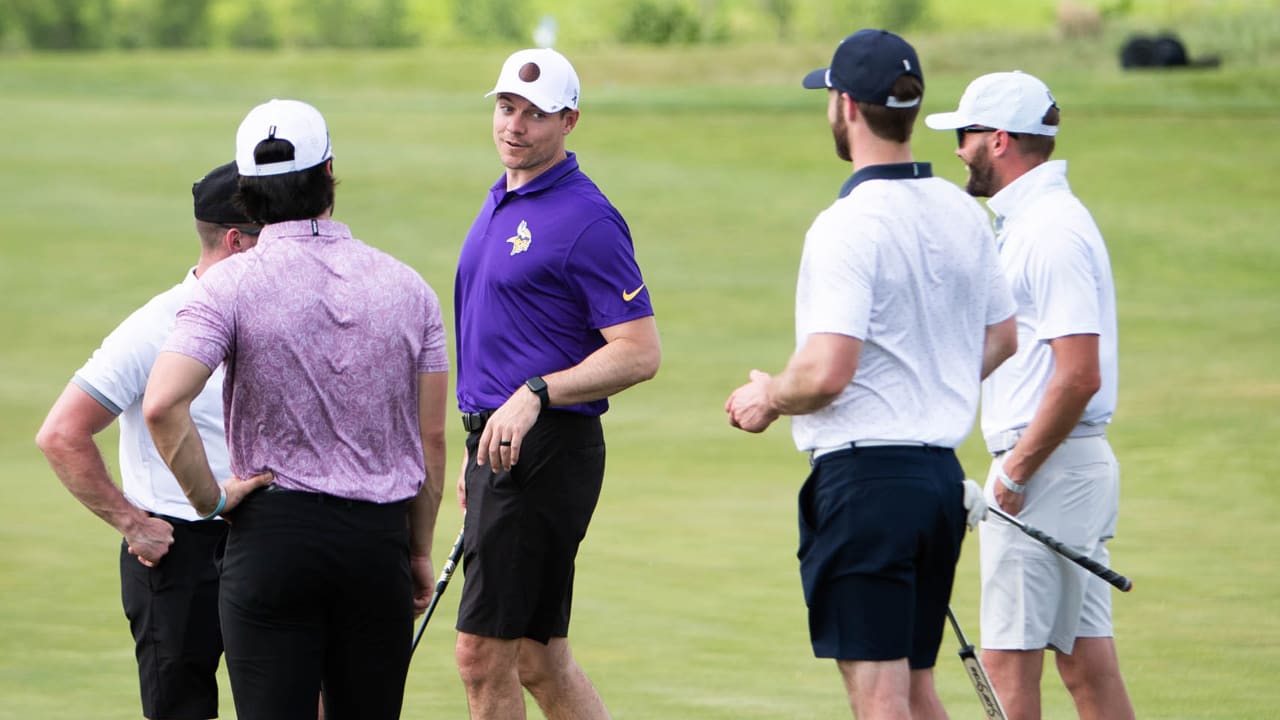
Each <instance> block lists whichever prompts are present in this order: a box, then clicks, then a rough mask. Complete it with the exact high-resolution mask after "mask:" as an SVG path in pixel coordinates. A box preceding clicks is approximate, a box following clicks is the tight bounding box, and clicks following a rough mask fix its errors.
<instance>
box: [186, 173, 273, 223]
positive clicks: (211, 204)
mask: <svg viewBox="0 0 1280 720" xmlns="http://www.w3.org/2000/svg"><path fill="white" fill-rule="evenodd" d="M239 180H240V173H239V171H238V170H236V164H235V163H234V162H229V163H227V164H226V165H219V166H218V167H216V168H214V169H212V170H210V171H209V173H208V174H207V175H205V176H204V177H202V178H200V179H199V180H197V181H195V183H193V184H192V185H191V197H192V199H193V200H194V205H195V214H196V219H197V220H203V221H205V222H211V223H217V224H218V225H254V226H256V225H257V223H255V222H254V221H252V220H250V219H249V218H248V217H247V216H246V215H245V214H244V213H243V212H241V211H240V209H239V208H237V207H236V206H235V205H234V204H232V202H231V196H232V195H235V193H236V186H237V185H238V183H239Z"/></svg>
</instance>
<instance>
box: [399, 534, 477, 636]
mask: <svg viewBox="0 0 1280 720" xmlns="http://www.w3.org/2000/svg"><path fill="white" fill-rule="evenodd" d="M465 527H466V526H463V529H464V530H465ZM462 533H463V530H459V531H458V539H457V540H454V541H453V549H452V550H450V551H449V557H448V558H446V559H445V561H444V568H442V569H441V570H440V575H439V577H438V578H436V586H435V588H434V589H433V590H432V591H431V602H429V603H427V610H426V612H424V613H423V614H422V624H421V625H419V626H418V631H417V632H416V633H414V635H413V644H411V645H410V646H409V655H410V656H412V655H413V651H414V650H417V649H418V642H419V641H420V640H422V633H423V632H424V631H426V629H427V623H428V622H430V620H431V615H432V613H434V612H435V611H436V605H437V604H439V602H440V596H441V595H443V594H444V589H445V588H447V587H449V578H451V577H453V570H454V568H456V567H457V566H458V559H459V558H461V557H462Z"/></svg>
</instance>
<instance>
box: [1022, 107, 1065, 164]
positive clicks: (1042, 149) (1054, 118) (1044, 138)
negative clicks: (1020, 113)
mask: <svg viewBox="0 0 1280 720" xmlns="http://www.w3.org/2000/svg"><path fill="white" fill-rule="evenodd" d="M1058 121H1059V114H1058V106H1057V105H1050V106H1049V110H1048V111H1047V112H1045V114H1044V117H1043V118H1041V120H1040V122H1041V123H1043V124H1045V125H1051V126H1053V127H1058ZM1010 137H1012V138H1013V139H1014V141H1015V142H1017V144H1018V148H1019V149H1020V150H1021V151H1022V153H1023V154H1024V155H1036V156H1038V157H1042V158H1044V159H1046V160H1048V159H1049V156H1050V155H1053V148H1054V147H1055V145H1056V143H1055V142H1054V137H1053V136H1052V135H1030V134H1027V133H1019V134H1018V135H1012V134H1011V135H1010Z"/></svg>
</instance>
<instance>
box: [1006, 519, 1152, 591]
mask: <svg viewBox="0 0 1280 720" xmlns="http://www.w3.org/2000/svg"><path fill="white" fill-rule="evenodd" d="M987 510H989V511H990V512H991V514H993V515H996V516H997V517H1000V518H1003V519H1004V520H1005V521H1006V522H1008V523H1011V524H1012V525H1013V526H1014V527H1016V528H1018V529H1019V530H1021V531H1022V532H1024V533H1026V534H1028V535H1030V536H1031V537H1033V538H1035V539H1036V540H1039V541H1040V542H1042V543H1044V544H1045V545H1047V546H1049V547H1050V548H1051V549H1052V550H1053V551H1054V552H1056V553H1058V554H1059V555H1061V556H1063V557H1065V558H1066V559H1068V560H1070V561H1071V562H1073V563H1075V564H1077V565H1079V566H1080V567H1082V568H1084V569H1085V570H1088V571H1089V572H1091V573H1093V574H1094V575H1097V576H1098V577H1100V578H1102V579H1103V580H1106V581H1107V582H1109V583H1111V584H1112V585H1114V586H1115V587H1116V589H1118V590H1120V591H1121V592H1129V591H1130V590H1132V589H1133V581H1132V580H1130V579H1129V578H1127V577H1125V576H1123V575H1121V574H1120V573H1118V572H1116V571H1115V570H1112V569H1111V568H1109V567H1107V566H1106V565H1103V564H1102V563H1100V562H1098V561H1096V560H1093V559H1091V558H1087V557H1085V556H1084V555H1081V554H1080V553H1078V552H1076V551H1075V550H1072V549H1071V548H1069V547H1067V546H1066V545H1063V544H1062V543H1061V542H1059V541H1058V540H1056V539H1054V538H1053V537H1051V536H1049V535H1046V534H1045V533H1043V532H1041V531H1040V530H1037V529H1036V528H1033V527H1031V526H1030V525H1028V524H1026V523H1024V522H1022V521H1021V520H1019V519H1018V518H1016V517H1014V516H1012V515H1010V514H1009V513H1007V512H1005V511H1004V510H1001V509H1000V508H999V507H997V506H996V505H988V506H987Z"/></svg>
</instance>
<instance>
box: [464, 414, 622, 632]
mask: <svg viewBox="0 0 1280 720" xmlns="http://www.w3.org/2000/svg"><path fill="white" fill-rule="evenodd" d="M479 439H480V433H479V432H473V433H471V434H470V435H469V436H468V437H467V453H468V456H469V459H468V461H467V470H466V483H467V514H466V520H465V521H464V525H465V527H464V530H463V536H464V537H465V538H466V541H465V542H464V543H463V553H462V567H463V574H464V577H465V580H464V582H463V586H462V595H461V598H460V599H459V605H458V624H457V629H458V630H459V631H461V632H465V633H470V634H472V635H481V636H484V637H494V638H503V639H508V640H512V639H517V638H530V639H532V640H537V641H538V642H541V643H546V642H547V641H549V640H550V639H551V638H553V637H567V636H568V634H569V613H570V608H571V606H572V604H573V571H574V559H575V558H576V557H577V555H578V546H579V545H580V544H581V543H582V539H583V538H584V537H585V536H586V534H587V525H588V524H589V523H590V522H591V515H592V514H593V513H594V512H595V508H596V502H597V501H598V500H599V499H600V488H601V485H602V484H603V482H604V454H605V453H604V431H603V430H602V429H601V426H600V418H599V417H595V416H586V415H579V414H576V413H569V412H562V411H555V410H546V411H543V413H542V415H541V416H539V418H538V421H537V422H536V423H534V425H533V427H532V428H531V429H530V430H529V434H528V435H526V436H525V438H524V442H523V445H522V446H521V448H520V461H519V463H518V464H517V465H516V466H515V468H513V469H512V470H511V472H502V473H494V472H492V471H490V469H489V467H488V466H484V467H479V466H477V465H476V460H475V458H476V444H477V442H478V441H479Z"/></svg>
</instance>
